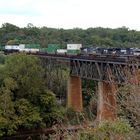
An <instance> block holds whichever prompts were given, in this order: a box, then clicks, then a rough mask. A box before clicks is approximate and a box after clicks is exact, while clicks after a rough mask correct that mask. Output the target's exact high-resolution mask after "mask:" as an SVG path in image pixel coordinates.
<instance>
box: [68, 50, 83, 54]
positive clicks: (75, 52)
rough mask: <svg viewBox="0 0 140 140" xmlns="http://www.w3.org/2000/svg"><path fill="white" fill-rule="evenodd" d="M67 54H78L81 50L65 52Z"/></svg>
mask: <svg viewBox="0 0 140 140" xmlns="http://www.w3.org/2000/svg"><path fill="white" fill-rule="evenodd" d="M67 53H68V54H80V53H81V50H67Z"/></svg>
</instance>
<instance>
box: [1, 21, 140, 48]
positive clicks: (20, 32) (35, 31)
mask: <svg viewBox="0 0 140 140" xmlns="http://www.w3.org/2000/svg"><path fill="white" fill-rule="evenodd" d="M19 43H23V44H29V43H38V44H40V45H41V46H42V47H46V46H47V44H49V43H58V44H61V45H62V46H65V45H66V44H67V43H82V44H83V45H84V46H90V45H97V46H105V47H139V46H140V31H135V30H130V29H129V28H127V27H121V28H117V29H111V28H101V27H98V28H88V29H85V30H84V29H80V28H74V29H67V30H66V29H55V28H48V27H45V26H44V27H40V28H38V27H35V26H34V25H33V24H31V23H29V24H28V25H27V27H24V28H20V27H17V26H16V25H13V24H10V23H4V24H3V25H2V26H1V28H0V44H1V45H5V44H19Z"/></svg>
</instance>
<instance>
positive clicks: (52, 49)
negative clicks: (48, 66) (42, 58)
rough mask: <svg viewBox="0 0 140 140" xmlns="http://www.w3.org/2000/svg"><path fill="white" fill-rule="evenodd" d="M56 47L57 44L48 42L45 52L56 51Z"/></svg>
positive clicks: (57, 47)
mask: <svg viewBox="0 0 140 140" xmlns="http://www.w3.org/2000/svg"><path fill="white" fill-rule="evenodd" d="M57 49H60V45H59V44H48V48H47V52H48V53H56V51H57Z"/></svg>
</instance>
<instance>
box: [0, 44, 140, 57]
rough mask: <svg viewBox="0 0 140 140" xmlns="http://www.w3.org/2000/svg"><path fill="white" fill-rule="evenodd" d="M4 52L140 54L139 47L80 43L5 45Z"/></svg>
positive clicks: (99, 54) (84, 54)
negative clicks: (65, 45) (100, 45)
mask: <svg viewBox="0 0 140 140" xmlns="http://www.w3.org/2000/svg"><path fill="white" fill-rule="evenodd" d="M0 50H1V51H3V52H4V53H5V54H9V53H15V52H17V53H20V52H25V53H30V54H55V55H69V56H73V55H74V56H76V55H78V56H79V55H82V56H140V48H111V47H110V48H103V47H97V46H88V47H82V44H67V47H66V49H64V48H62V47H61V45H59V44H48V45H47V47H46V48H42V47H41V46H40V45H39V44H19V45H5V46H2V47H0Z"/></svg>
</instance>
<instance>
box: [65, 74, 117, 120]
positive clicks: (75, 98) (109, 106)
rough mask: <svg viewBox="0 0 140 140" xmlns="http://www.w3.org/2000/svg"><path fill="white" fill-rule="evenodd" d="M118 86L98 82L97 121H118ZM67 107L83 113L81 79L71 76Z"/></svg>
mask: <svg viewBox="0 0 140 140" xmlns="http://www.w3.org/2000/svg"><path fill="white" fill-rule="evenodd" d="M115 94H116V85H114V84H111V83H106V82H98V105H97V119H96V120H97V121H98V122H101V121H103V120H114V119H116V99H115V97H116V96H115ZM67 107H68V108H72V109H73V110H74V111H76V112H82V111H83V102H82V86H81V78H80V77H77V76H70V77H69V80H68V94H67Z"/></svg>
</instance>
